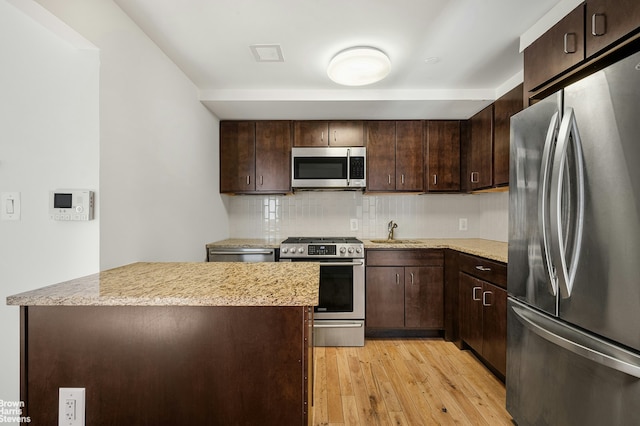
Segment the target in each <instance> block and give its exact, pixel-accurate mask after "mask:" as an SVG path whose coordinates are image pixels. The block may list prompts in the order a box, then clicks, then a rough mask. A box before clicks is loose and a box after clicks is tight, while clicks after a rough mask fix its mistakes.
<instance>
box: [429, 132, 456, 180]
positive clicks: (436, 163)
mask: <svg viewBox="0 0 640 426" xmlns="http://www.w3.org/2000/svg"><path fill="white" fill-rule="evenodd" d="M424 164H426V165H427V172H426V173H425V189H426V190H427V191H429V192H436V191H459V190H460V122H459V121H428V122H427V129H426V148H425V160H424Z"/></svg>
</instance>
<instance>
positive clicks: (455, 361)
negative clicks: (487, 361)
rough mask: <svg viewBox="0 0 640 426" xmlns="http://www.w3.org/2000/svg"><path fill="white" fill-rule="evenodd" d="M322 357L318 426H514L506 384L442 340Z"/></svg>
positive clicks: (384, 344)
mask: <svg viewBox="0 0 640 426" xmlns="http://www.w3.org/2000/svg"><path fill="white" fill-rule="evenodd" d="M314 356H315V392H314V394H315V395H314V397H315V401H314V407H313V410H312V412H313V424H314V425H331V426H338V425H367V426H368V425H409V426H416V425H439V424H443V425H449V424H457V425H491V426H494V425H510V426H513V423H512V422H511V416H509V414H508V412H507V411H506V409H505V387H504V384H503V383H502V382H501V381H499V380H498V379H497V378H495V376H493V374H491V372H489V371H488V370H487V369H486V367H484V366H483V365H482V364H481V363H480V362H479V361H478V360H477V359H476V358H475V357H474V356H473V355H472V354H471V353H470V352H469V351H460V350H459V349H458V348H457V347H456V346H455V345H454V344H453V343H450V342H445V341H443V340H442V339H439V338H432V339H367V341H366V344H365V346H364V347H358V348H346V347H345V348H320V347H318V348H315V349H314Z"/></svg>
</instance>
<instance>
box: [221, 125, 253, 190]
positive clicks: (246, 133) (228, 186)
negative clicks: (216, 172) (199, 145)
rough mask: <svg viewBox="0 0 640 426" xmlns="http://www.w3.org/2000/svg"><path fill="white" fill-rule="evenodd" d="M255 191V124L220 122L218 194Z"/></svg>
mask: <svg viewBox="0 0 640 426" xmlns="http://www.w3.org/2000/svg"><path fill="white" fill-rule="evenodd" d="M254 190H255V122H253V121H222V122H220V192H221V193H241V192H251V191H254Z"/></svg>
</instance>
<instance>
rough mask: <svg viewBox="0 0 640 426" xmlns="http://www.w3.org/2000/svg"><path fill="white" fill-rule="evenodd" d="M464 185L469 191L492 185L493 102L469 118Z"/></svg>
mask: <svg viewBox="0 0 640 426" xmlns="http://www.w3.org/2000/svg"><path fill="white" fill-rule="evenodd" d="M469 128H470V134H469V140H468V144H467V156H468V163H467V173H466V180H467V182H466V186H467V187H468V188H469V190H471V191H476V190H479V189H486V188H490V187H491V186H492V185H493V104H491V105H489V106H488V107H486V108H485V109H483V110H482V111H480V112H479V113H477V114H476V115H474V116H473V117H471V118H470V119H469Z"/></svg>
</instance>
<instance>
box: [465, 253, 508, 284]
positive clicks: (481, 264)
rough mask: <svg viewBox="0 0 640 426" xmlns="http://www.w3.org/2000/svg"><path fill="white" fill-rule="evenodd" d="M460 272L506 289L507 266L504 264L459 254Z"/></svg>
mask: <svg viewBox="0 0 640 426" xmlns="http://www.w3.org/2000/svg"><path fill="white" fill-rule="evenodd" d="M460 271H462V272H466V273H467V274H469V275H472V276H474V277H476V278H480V279H481V280H484V281H488V282H490V283H493V284H496V285H498V286H500V287H503V288H507V265H505V264H504V263H499V262H494V261H492V260H489V259H485V258H482V257H477V256H470V255H468V254H462V253H461V254H460Z"/></svg>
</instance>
